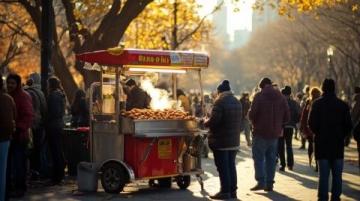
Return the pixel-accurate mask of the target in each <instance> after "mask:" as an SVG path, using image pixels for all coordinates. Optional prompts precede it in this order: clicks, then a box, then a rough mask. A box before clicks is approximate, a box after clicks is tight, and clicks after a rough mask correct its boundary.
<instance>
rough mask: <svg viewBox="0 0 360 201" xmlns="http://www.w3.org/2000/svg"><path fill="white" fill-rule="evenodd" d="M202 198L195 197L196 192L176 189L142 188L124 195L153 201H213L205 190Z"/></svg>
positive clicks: (202, 192)
mask: <svg viewBox="0 0 360 201" xmlns="http://www.w3.org/2000/svg"><path fill="white" fill-rule="evenodd" d="M200 195H201V197H200V196H195V195H194V192H192V191H190V190H180V189H176V188H156V187H155V188H140V189H138V190H137V191H131V192H129V193H124V194H122V196H123V197H126V198H136V197H137V196H139V197H144V196H146V197H147V198H149V199H151V200H176V199H177V198H179V197H181V200H194V201H197V200H199V201H200V200H211V199H210V198H209V197H208V196H209V193H208V192H207V191H205V190H203V191H201V192H200Z"/></svg>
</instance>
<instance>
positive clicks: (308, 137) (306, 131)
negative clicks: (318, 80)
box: [300, 87, 321, 169]
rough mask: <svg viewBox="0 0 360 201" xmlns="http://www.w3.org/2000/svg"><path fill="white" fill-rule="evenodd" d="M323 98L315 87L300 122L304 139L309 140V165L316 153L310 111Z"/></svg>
mask: <svg viewBox="0 0 360 201" xmlns="http://www.w3.org/2000/svg"><path fill="white" fill-rule="evenodd" d="M320 96H321V91H320V89H319V88H317V87H313V88H312V89H311V91H310V98H309V99H308V100H307V101H306V103H305V106H304V109H303V111H302V115H301V120H300V131H301V132H302V134H303V135H304V136H303V137H304V138H305V139H306V140H308V142H309V147H308V156H309V165H310V166H311V163H312V156H313V152H314V133H313V132H312V131H311V130H310V127H309V124H308V118H309V114H310V109H311V105H312V103H313V102H314V101H315V100H316V99H318V98H319V97H320ZM316 169H317V164H316Z"/></svg>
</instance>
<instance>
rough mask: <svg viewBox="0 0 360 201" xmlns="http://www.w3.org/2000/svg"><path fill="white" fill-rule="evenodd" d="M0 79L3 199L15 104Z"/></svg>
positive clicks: (0, 195)
mask: <svg viewBox="0 0 360 201" xmlns="http://www.w3.org/2000/svg"><path fill="white" fill-rule="evenodd" d="M0 79H1V80H0V200H1V201H3V200H5V188H6V169H7V160H8V153H9V146H10V139H11V137H12V135H13V133H14V131H15V119H16V106H15V102H14V100H13V99H12V98H11V96H9V95H8V94H7V93H5V90H4V81H3V79H2V76H1V75H0Z"/></svg>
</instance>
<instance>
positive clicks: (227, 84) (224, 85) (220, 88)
mask: <svg viewBox="0 0 360 201" xmlns="http://www.w3.org/2000/svg"><path fill="white" fill-rule="evenodd" d="M230 90H231V89H230V82H229V80H223V81H222V82H221V84H219V86H218V87H217V91H218V92H219V93H221V92H224V91H230Z"/></svg>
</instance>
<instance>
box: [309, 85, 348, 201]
mask: <svg viewBox="0 0 360 201" xmlns="http://www.w3.org/2000/svg"><path fill="white" fill-rule="evenodd" d="M322 91H323V94H322V96H321V97H320V98H319V99H317V100H316V101H315V102H314V103H313V105H312V108H311V111H310V115H309V120H308V121H309V126H310V129H311V131H312V132H313V133H314V134H315V157H316V159H317V160H318V164H319V185H318V200H320V201H322V200H328V187H329V173H330V172H331V174H332V188H331V200H333V201H338V200H340V195H341V192H342V171H343V165H344V140H345V137H346V136H347V135H349V134H350V132H351V129H352V122H351V116H350V109H349V106H348V105H347V104H346V103H345V102H343V101H342V100H340V99H339V98H337V97H336V94H335V82H334V80H332V79H325V80H324V82H323V83H322Z"/></svg>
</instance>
